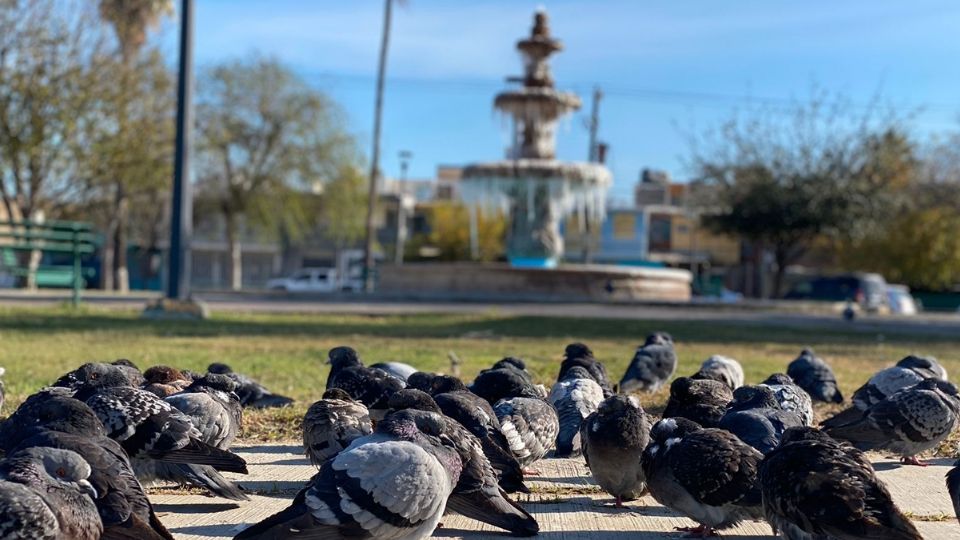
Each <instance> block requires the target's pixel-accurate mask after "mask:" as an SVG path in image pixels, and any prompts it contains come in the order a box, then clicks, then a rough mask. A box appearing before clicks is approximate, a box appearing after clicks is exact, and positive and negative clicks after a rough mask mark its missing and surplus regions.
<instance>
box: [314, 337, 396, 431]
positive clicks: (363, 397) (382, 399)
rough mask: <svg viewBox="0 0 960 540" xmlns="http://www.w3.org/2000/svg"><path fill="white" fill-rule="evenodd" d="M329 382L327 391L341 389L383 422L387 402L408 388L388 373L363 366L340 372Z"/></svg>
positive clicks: (351, 367) (374, 417)
mask: <svg viewBox="0 0 960 540" xmlns="http://www.w3.org/2000/svg"><path fill="white" fill-rule="evenodd" d="M343 348H345V347H338V348H337V349H333V351H337V350H338V349H343ZM350 350H353V349H350ZM333 351H331V352H333ZM327 382H328V385H327V389H330V388H339V389H341V390H343V391H345V392H346V393H347V394H350V397H352V398H353V399H355V400H357V401H358V402H360V403H363V405H364V406H366V407H367V410H368V411H369V413H370V418H372V419H373V420H374V421H378V420H381V419H382V418H383V416H384V415H385V414H386V413H387V410H388V407H387V400H389V399H390V395H391V394H393V393H394V392H396V391H397V390H400V389H402V388H404V387H405V386H406V384H405V383H404V382H403V381H401V380H400V379H397V378H396V377H393V376H390V375H387V374H386V372H383V371H380V370H379V369H370V368H368V367H364V366H362V365H351V366H348V367H345V368H343V369H341V370H338V371H337V372H336V374H335V375H334V377H333V379H332V380H329V379H328V381H327Z"/></svg>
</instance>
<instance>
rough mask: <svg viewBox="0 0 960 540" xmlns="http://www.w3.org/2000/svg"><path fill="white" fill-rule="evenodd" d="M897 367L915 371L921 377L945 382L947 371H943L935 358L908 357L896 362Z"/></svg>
mask: <svg viewBox="0 0 960 540" xmlns="http://www.w3.org/2000/svg"><path fill="white" fill-rule="evenodd" d="M897 366H898V367H902V368H906V369H909V370H913V371H916V372H917V373H919V374H920V375H921V376H923V377H936V378H937V379H943V380H947V370H945V369H943V366H942V365H940V362H937V360H936V359H935V358H932V357H929V356H914V355H910V356H907V357H906V358H904V359H903V360H900V361H899V362H897Z"/></svg>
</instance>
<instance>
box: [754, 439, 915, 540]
mask: <svg viewBox="0 0 960 540" xmlns="http://www.w3.org/2000/svg"><path fill="white" fill-rule="evenodd" d="M760 485H761V489H762V492H763V511H764V515H765V516H766V518H767V521H769V522H770V524H771V525H772V526H773V528H774V530H776V531H779V532H780V535H781V536H782V537H783V538H787V539H796V540H809V539H821V538H823V539H827V538H829V539H834V538H835V539H838V540H856V539H863V538H877V539H880V538H883V539H884V540H920V539H921V536H920V533H918V532H917V529H916V528H915V527H914V526H913V524H912V523H910V520H909V519H907V517H906V516H904V515H903V513H901V512H900V510H899V509H898V508H897V506H896V505H895V504H894V503H893V500H892V499H891V497H890V492H889V491H887V489H886V487H884V485H883V482H881V481H880V480H879V479H878V478H877V476H876V474H875V472H874V470H873V468H872V467H871V466H870V464H869V462H866V461H865V460H864V459H862V457H861V456H858V455H856V454H851V453H850V452H849V451H848V449H847V448H845V447H844V446H843V445H842V444H840V443H838V442H836V441H834V440H832V439H831V438H830V437H827V436H825V435H823V434H822V433H821V432H818V431H817V430H815V429H813V428H809V427H802V428H793V429H790V430H787V432H786V433H785V434H784V438H783V442H782V444H781V446H780V447H779V448H777V449H776V450H774V451H772V452H771V453H770V454H769V455H767V457H766V458H765V459H764V460H763V463H761V465H760Z"/></svg>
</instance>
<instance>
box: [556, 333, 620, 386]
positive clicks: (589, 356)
mask: <svg viewBox="0 0 960 540" xmlns="http://www.w3.org/2000/svg"><path fill="white" fill-rule="evenodd" d="M576 366H579V367H582V368H583V369H585V370H586V371H587V373H589V374H590V378H591V379H593V380H594V381H596V383H597V384H599V385H600V388H602V389H603V397H604V398H608V397H610V396H612V395H613V394H614V391H613V386H611V385H610V377H609V376H608V375H607V368H606V366H604V365H603V362H601V361H599V360H597V359H596V358H595V357H594V356H593V351H591V350H590V347H587V346H586V345H584V344H583V343H571V344H569V345H567V347H566V349H564V351H563V362H561V363H560V373H559V374H558V375H557V380H558V381H561V380H563V379H564V378H565V377H566V376H567V371H569V370H570V369H571V368H573V367H576Z"/></svg>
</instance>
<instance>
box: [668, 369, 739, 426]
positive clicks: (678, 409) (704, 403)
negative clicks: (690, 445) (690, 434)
mask: <svg viewBox="0 0 960 540" xmlns="http://www.w3.org/2000/svg"><path fill="white" fill-rule="evenodd" d="M731 400H733V392H732V391H731V390H730V387H729V386H727V385H726V384H724V383H722V382H719V381H713V380H694V379H691V378H689V377H680V378H678V379H675V380H674V381H673V382H672V383H670V398H669V399H668V400H667V406H666V408H664V410H663V417H664V418H673V417H682V418H686V419H688V420H693V421H694V422H696V423H697V424H700V425H701V426H703V427H716V426H717V424H719V423H720V419H721V418H723V415H724V414H725V413H726V412H727V404H728V403H730V401H731Z"/></svg>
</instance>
